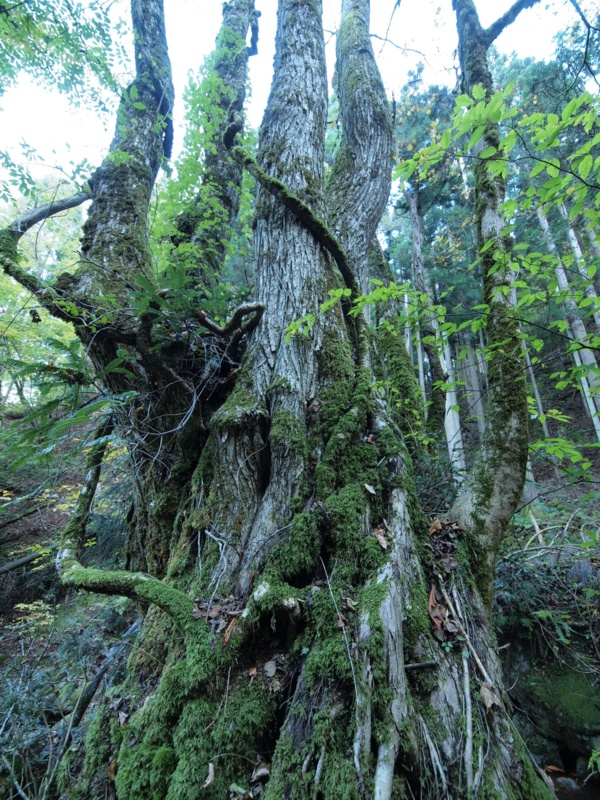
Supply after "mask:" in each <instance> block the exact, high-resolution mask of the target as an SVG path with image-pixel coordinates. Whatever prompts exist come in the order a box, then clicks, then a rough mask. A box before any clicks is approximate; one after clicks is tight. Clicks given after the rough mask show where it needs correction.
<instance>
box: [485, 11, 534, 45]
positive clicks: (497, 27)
mask: <svg viewBox="0 0 600 800" xmlns="http://www.w3.org/2000/svg"><path fill="white" fill-rule="evenodd" d="M539 2H540V0H517V2H516V3H513V4H512V6H511V7H510V8H509V9H508V11H507V12H506V13H505V14H502V16H501V17H499V18H498V19H497V20H496V21H495V22H493V23H492V24H491V25H490V27H489V28H487V30H486V31H485V32H484V37H485V40H486V42H487V46H488V47H489V46H490V45H491V44H492V42H494V41H495V40H496V39H497V38H498V36H500V34H501V33H502V31H503V30H504V29H505V28H508V26H509V25H512V23H513V22H514V21H515V20H516V18H517V17H518V16H519V14H520V13H521V11H524V10H525V9H526V8H531V7H532V6H534V5H536V3H539Z"/></svg>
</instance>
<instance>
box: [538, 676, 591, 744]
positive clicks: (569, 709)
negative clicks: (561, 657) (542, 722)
mask: <svg viewBox="0 0 600 800" xmlns="http://www.w3.org/2000/svg"><path fill="white" fill-rule="evenodd" d="M527 692H528V693H531V694H533V695H534V696H535V697H536V698H537V703H536V705H537V704H539V703H543V704H544V705H545V706H546V707H549V708H550V709H552V714H551V715H550V717H551V718H552V719H553V720H554V726H553V728H552V730H551V731H548V734H549V735H554V736H555V737H556V738H560V732H561V729H562V730H564V729H565V728H566V729H572V730H573V731H578V732H582V731H586V730H587V731H590V733H591V732H592V731H597V730H598V728H600V697H599V696H598V690H597V688H595V687H594V686H593V685H592V683H591V681H590V679H589V677H588V676H587V675H585V674H584V673H582V672H578V671H576V670H563V669H561V668H560V667H557V666H553V665H550V664H548V665H546V666H545V667H544V670H543V672H542V671H532V672H531V673H530V677H529V680H528V681H527Z"/></svg>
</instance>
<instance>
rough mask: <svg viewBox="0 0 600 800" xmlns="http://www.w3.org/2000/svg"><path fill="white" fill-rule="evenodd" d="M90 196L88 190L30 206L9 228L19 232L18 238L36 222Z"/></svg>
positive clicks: (74, 205)
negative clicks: (29, 209)
mask: <svg viewBox="0 0 600 800" xmlns="http://www.w3.org/2000/svg"><path fill="white" fill-rule="evenodd" d="M91 199H92V196H91V194H90V193H89V192H77V194H73V195H71V197H65V198H64V199H63V200H53V201H52V203H46V204H45V205H43V206H37V207H36V208H32V209H31V211H27V212H26V213H25V214H22V215H21V216H20V217H17V219H16V220H15V221H14V222H13V223H11V225H10V226H9V230H11V231H12V232H13V233H17V234H19V239H20V238H21V236H22V235H23V234H24V233H26V232H27V231H28V230H29V229H30V228H32V227H33V226H34V225H37V223H38V222H43V221H44V220H46V219H48V218H49V217H53V216H54V215H55V214H60V212H61V211H68V210H69V209H70V208H75V207H76V206H80V205H81V204H82V203H85V202H86V200H91Z"/></svg>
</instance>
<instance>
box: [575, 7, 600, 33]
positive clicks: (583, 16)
mask: <svg viewBox="0 0 600 800" xmlns="http://www.w3.org/2000/svg"><path fill="white" fill-rule="evenodd" d="M570 3H571V5H572V6H573V8H574V9H575V11H576V12H577V13H578V14H579V16H580V17H581V21H582V22H583V24H584V25H585V27H586V28H587V29H588V30H592V31H600V28H597V27H596V26H595V25H592V23H591V22H589V21H588V18H587V17H586V16H585V14H584V13H583V11H582V10H581V6H580V5H579V3H578V2H577V0H570Z"/></svg>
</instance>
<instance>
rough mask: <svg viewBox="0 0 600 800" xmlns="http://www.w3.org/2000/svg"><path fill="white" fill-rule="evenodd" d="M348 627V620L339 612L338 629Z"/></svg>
mask: <svg viewBox="0 0 600 800" xmlns="http://www.w3.org/2000/svg"><path fill="white" fill-rule="evenodd" d="M347 626H348V620H347V619H346V617H345V616H344V615H343V614H340V613H339V611H338V621H337V625H336V628H346V627H347Z"/></svg>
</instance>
